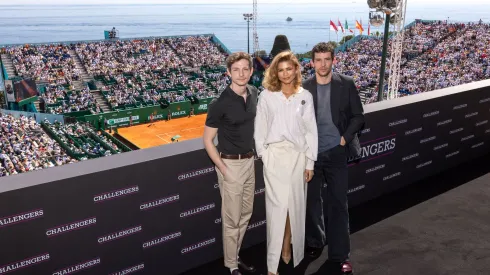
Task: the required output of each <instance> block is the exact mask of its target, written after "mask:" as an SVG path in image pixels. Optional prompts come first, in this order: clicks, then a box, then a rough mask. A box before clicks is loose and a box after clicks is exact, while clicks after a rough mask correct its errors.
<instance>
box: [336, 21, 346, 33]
mask: <svg viewBox="0 0 490 275" xmlns="http://www.w3.org/2000/svg"><path fill="white" fill-rule="evenodd" d="M337 21H338V23H339V25H338V26H339V27H340V29H341V30H342V33H345V30H344V27H342V23H340V20H339V19H338V18H337Z"/></svg>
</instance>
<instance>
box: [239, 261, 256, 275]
mask: <svg viewBox="0 0 490 275" xmlns="http://www.w3.org/2000/svg"><path fill="white" fill-rule="evenodd" d="M238 268H240V269H241V270H242V271H245V272H248V273H254V272H255V267H254V266H253V265H246V264H245V263H244V262H243V261H242V259H240V258H238Z"/></svg>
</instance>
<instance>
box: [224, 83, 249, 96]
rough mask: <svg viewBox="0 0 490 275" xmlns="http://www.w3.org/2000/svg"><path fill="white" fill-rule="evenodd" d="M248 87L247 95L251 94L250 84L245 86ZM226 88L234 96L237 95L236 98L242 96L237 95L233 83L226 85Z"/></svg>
mask: <svg viewBox="0 0 490 275" xmlns="http://www.w3.org/2000/svg"><path fill="white" fill-rule="evenodd" d="M245 89H247V97H248V96H249V95H251V92H250V89H249V88H248V85H247V86H246V87H245ZM226 90H228V93H230V94H231V95H232V96H235V97H236V98H241V96H239V95H237V94H236V93H235V91H233V89H232V88H231V84H230V85H228V87H226Z"/></svg>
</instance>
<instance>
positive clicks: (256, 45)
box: [252, 0, 260, 56]
mask: <svg viewBox="0 0 490 275" xmlns="http://www.w3.org/2000/svg"><path fill="white" fill-rule="evenodd" d="M252 26H253V39H254V47H253V54H254V56H257V54H258V52H259V50H260V46H259V35H258V33H257V0H253V19H252Z"/></svg>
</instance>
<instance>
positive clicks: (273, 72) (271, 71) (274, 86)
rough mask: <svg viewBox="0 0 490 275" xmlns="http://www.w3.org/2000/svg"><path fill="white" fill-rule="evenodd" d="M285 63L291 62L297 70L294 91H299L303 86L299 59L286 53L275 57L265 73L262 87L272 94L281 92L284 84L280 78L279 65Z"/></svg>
mask: <svg viewBox="0 0 490 275" xmlns="http://www.w3.org/2000/svg"><path fill="white" fill-rule="evenodd" d="M284 61H288V62H291V63H292V65H293V67H294V68H295V69H296V77H295V78H294V80H293V83H294V90H298V88H299V87H300V86H301V81H302V77H301V68H300V64H299V61H298V58H296V56H295V55H294V54H293V52H291V51H284V52H281V53H279V54H278V55H276V56H275V57H274V59H273V60H272V63H271V65H270V66H269V68H267V70H266V71H265V77H264V80H263V81H262V86H264V88H266V89H267V90H269V91H271V92H279V91H280V90H281V85H282V83H281V81H280V80H279V77H278V67H279V63H281V62H284Z"/></svg>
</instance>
